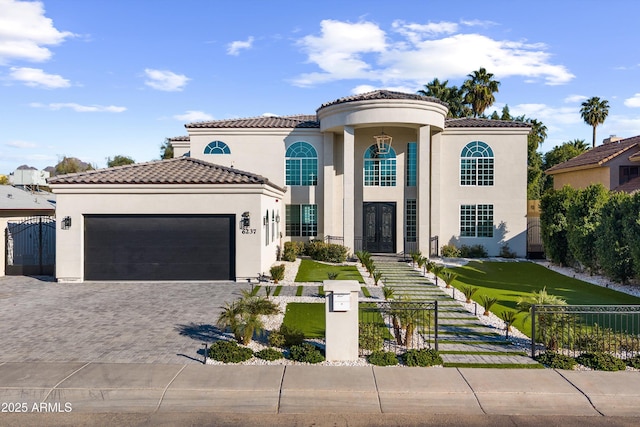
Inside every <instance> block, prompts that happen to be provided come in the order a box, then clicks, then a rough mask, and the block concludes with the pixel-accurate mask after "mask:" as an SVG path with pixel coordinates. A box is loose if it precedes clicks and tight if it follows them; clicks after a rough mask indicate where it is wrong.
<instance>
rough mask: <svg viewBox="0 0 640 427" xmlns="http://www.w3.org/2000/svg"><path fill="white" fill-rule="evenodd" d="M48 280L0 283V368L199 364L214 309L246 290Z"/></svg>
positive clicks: (218, 286) (220, 285) (21, 279)
mask: <svg viewBox="0 0 640 427" xmlns="http://www.w3.org/2000/svg"><path fill="white" fill-rule="evenodd" d="M50 280H51V279H50V278H45V279H44V280H41V279H37V278H31V277H22V276H13V277H10V276H6V277H0V362H28V361H82V362H91V361H94V362H95V361H103V362H116V363H119V362H134V363H136V362H139V363H153V362H164V363H198V362H200V361H201V360H202V342H203V341H209V342H211V340H212V337H213V336H215V334H216V332H217V330H216V329H215V327H214V324H215V321H216V319H217V317H218V313H219V311H220V310H219V307H220V306H222V305H223V304H224V303H225V302H227V301H232V300H234V299H236V298H237V297H238V296H239V295H240V290H241V289H247V288H249V287H250V285H248V284H243V283H213V282H211V283H205V282H203V283H188V282H176V283H158V282H152V283H118V282H110V283H79V284H60V283H55V282H52V281H50ZM199 350H200V353H199V352H198V351H199Z"/></svg>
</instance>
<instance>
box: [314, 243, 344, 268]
mask: <svg viewBox="0 0 640 427" xmlns="http://www.w3.org/2000/svg"><path fill="white" fill-rule="evenodd" d="M304 253H305V255H308V256H310V257H311V258H312V259H314V260H316V261H323V262H333V263H341V262H345V261H346V260H347V248H345V247H344V246H342V245H336V244H333V243H324V242H322V241H320V240H312V241H310V242H307V243H306V244H305V245H304Z"/></svg>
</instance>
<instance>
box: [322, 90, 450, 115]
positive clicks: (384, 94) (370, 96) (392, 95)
mask: <svg viewBox="0 0 640 427" xmlns="http://www.w3.org/2000/svg"><path fill="white" fill-rule="evenodd" d="M376 99H415V100H418V101H427V102H435V103H437V104H442V105H444V106H445V107H448V106H449V104H447V103H446V102H443V101H440V100H439V99H438V98H434V97H432V96H422V95H418V94H416V93H404V92H395V91H392V90H374V91H373V92H367V93H361V94H358V95H351V96H345V97H344V98H339V99H336V100H335V101H331V102H327V103H324V104H322V105H321V106H320V108H318V110H316V111H319V110H322V109H323V108H325V107H329V106H331V105H336V104H344V103H346V102H356V101H369V100H376Z"/></svg>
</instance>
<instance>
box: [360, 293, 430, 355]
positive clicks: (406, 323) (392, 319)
mask: <svg viewBox="0 0 640 427" xmlns="http://www.w3.org/2000/svg"><path fill="white" fill-rule="evenodd" d="M359 321H360V336H359V347H360V353H361V355H367V354H369V353H370V352H371V351H374V350H385V351H393V352H396V353H398V354H400V353H403V352H405V351H406V350H409V349H416V350H420V349H425V348H433V349H435V350H436V351H437V350H438V302H437V301H379V302H369V301H363V302H360V319H359Z"/></svg>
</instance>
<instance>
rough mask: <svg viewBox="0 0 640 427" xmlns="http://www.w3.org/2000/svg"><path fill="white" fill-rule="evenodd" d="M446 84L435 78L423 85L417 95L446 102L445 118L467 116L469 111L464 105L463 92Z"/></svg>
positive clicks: (447, 81)
mask: <svg viewBox="0 0 640 427" xmlns="http://www.w3.org/2000/svg"><path fill="white" fill-rule="evenodd" d="M448 84H449V80H445V81H443V82H441V81H440V80H438V78H435V79H433V80H432V81H430V82H429V83H427V84H426V85H424V89H420V90H419V91H418V94H419V95H422V96H431V97H434V98H438V99H439V100H440V101H444V102H446V103H447V104H448V105H449V112H448V113H447V117H450V118H459V117H466V116H468V115H469V114H470V112H471V110H470V109H469V107H468V106H466V105H465V103H464V90H462V88H458V87H457V86H447V85H448Z"/></svg>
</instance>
